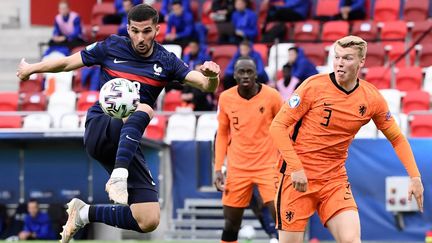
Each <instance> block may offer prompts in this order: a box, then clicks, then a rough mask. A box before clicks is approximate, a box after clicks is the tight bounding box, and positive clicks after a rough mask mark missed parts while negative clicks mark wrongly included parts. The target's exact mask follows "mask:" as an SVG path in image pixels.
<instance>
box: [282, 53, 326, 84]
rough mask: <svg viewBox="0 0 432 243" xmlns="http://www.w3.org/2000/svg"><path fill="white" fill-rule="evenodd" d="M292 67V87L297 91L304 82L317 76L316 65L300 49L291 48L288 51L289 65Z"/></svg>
mask: <svg viewBox="0 0 432 243" xmlns="http://www.w3.org/2000/svg"><path fill="white" fill-rule="evenodd" d="M287 64H289V65H291V80H290V86H293V87H294V88H293V89H292V90H295V89H296V88H297V87H298V86H299V85H300V84H301V83H302V82H303V81H304V80H306V79H307V78H309V77H310V76H312V75H314V74H317V73H318V71H317V69H316V67H315V65H314V64H313V63H312V62H311V61H310V60H309V59H308V58H307V57H306V55H305V54H304V52H303V49H302V48H300V47H291V48H289V49H288V63H287Z"/></svg>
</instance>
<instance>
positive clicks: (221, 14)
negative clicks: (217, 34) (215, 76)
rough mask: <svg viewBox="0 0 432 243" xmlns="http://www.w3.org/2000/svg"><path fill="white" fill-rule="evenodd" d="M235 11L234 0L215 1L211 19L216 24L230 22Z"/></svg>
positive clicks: (212, 6)
mask: <svg viewBox="0 0 432 243" xmlns="http://www.w3.org/2000/svg"><path fill="white" fill-rule="evenodd" d="M233 11H234V1H233V0H213V1H212V5H211V12H210V18H211V19H212V20H213V22H215V23H216V24H217V23H219V22H230V20H231V14H232V12H233Z"/></svg>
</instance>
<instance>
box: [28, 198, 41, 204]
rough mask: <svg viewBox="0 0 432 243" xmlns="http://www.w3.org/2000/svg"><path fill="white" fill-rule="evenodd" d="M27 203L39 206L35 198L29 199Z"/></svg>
mask: <svg viewBox="0 0 432 243" xmlns="http://www.w3.org/2000/svg"><path fill="white" fill-rule="evenodd" d="M28 202H29V203H36V204H39V201H38V200H37V199H36V198H30V199H29V200H28Z"/></svg>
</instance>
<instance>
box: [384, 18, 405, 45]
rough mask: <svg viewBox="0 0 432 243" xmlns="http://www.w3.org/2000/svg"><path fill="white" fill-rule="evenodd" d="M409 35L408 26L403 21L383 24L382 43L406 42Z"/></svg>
mask: <svg viewBox="0 0 432 243" xmlns="http://www.w3.org/2000/svg"><path fill="white" fill-rule="evenodd" d="M407 33H408V30H407V24H406V22H405V21H403V20H395V21H385V22H382V26H381V41H385V42H387V41H405V37H406V36H407Z"/></svg>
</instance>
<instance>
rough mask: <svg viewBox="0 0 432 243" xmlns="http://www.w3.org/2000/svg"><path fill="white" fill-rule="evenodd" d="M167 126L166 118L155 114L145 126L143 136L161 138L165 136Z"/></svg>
mask: <svg viewBox="0 0 432 243" xmlns="http://www.w3.org/2000/svg"><path fill="white" fill-rule="evenodd" d="M166 126H167V118H166V117H165V116H161V115H156V116H155V117H153V119H152V120H151V121H150V123H149V125H148V126H147V128H146V130H145V133H144V136H145V137H146V138H150V139H155V140H163V139H164V137H165V132H166Z"/></svg>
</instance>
